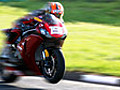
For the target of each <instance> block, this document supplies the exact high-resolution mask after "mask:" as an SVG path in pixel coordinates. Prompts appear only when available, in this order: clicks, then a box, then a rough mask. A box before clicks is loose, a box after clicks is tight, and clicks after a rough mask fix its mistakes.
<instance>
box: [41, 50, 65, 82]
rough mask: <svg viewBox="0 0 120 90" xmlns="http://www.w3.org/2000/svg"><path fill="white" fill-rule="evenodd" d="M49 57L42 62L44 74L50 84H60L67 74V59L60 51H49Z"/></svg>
mask: <svg viewBox="0 0 120 90" xmlns="http://www.w3.org/2000/svg"><path fill="white" fill-rule="evenodd" d="M48 53H49V57H46V59H45V60H43V61H42V72H43V75H44V77H45V78H46V80H47V81H48V82H50V83H57V82H59V81H60V80H61V79H62V77H63V75H64V72H65V59H64V56H63V54H62V52H61V50H60V49H50V50H48Z"/></svg>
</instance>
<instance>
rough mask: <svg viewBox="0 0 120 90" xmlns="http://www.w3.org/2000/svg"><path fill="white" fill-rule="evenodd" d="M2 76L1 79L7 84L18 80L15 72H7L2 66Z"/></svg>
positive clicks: (0, 70) (0, 72) (0, 71)
mask: <svg viewBox="0 0 120 90" xmlns="http://www.w3.org/2000/svg"><path fill="white" fill-rule="evenodd" d="M0 68H1V69H0V76H1V79H2V80H3V81H4V82H6V83H10V82H14V81H16V80H17V79H18V76H16V75H15V74H14V73H13V72H11V71H9V70H7V69H6V68H5V67H3V66H2V65H0Z"/></svg>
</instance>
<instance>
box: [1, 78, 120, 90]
mask: <svg viewBox="0 0 120 90" xmlns="http://www.w3.org/2000/svg"><path fill="white" fill-rule="evenodd" d="M0 90H120V87H117V86H108V85H99V84H91V83H85V82H78V81H70V80H61V81H60V82H59V83H57V84H50V83H48V82H46V81H45V80H44V79H43V78H41V77H33V76H29V77H28V76H24V77H21V78H20V79H19V80H18V81H17V82H14V83H3V81H2V80H1V79H0Z"/></svg>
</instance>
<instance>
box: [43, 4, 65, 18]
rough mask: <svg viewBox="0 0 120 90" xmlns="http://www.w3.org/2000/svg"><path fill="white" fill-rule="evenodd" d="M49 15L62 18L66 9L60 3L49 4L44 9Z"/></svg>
mask: <svg viewBox="0 0 120 90" xmlns="http://www.w3.org/2000/svg"><path fill="white" fill-rule="evenodd" d="M44 9H45V10H46V11H47V12H48V13H50V14H53V15H55V16H56V17H58V18H62V17H63V15H64V8H63V6H62V4H61V3H59V2H48V3H47V4H46V5H45V8H44Z"/></svg>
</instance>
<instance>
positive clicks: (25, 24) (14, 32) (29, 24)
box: [1, 2, 64, 58]
mask: <svg viewBox="0 0 120 90" xmlns="http://www.w3.org/2000/svg"><path fill="white" fill-rule="evenodd" d="M47 13H49V14H53V15H55V16H56V17H57V18H59V19H60V20H61V22H62V23H64V21H63V19H62V17H63V15H64V8H63V6H62V4H60V3H59V2H48V3H47V4H46V5H45V8H43V9H39V10H35V11H33V12H31V13H29V14H28V15H27V16H25V17H23V18H21V19H19V20H17V21H16V22H15V23H14V25H15V26H14V27H13V28H11V29H7V30H6V31H7V36H8V40H7V45H6V47H5V48H4V49H3V52H2V55H1V57H2V58H11V56H10V53H11V49H10V48H11V44H17V43H18V42H17V40H18V38H19V37H20V36H21V35H22V33H23V32H24V31H27V30H30V29H34V28H35V27H36V25H37V21H36V20H35V19H34V17H39V18H42V16H43V15H45V14H47Z"/></svg>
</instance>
